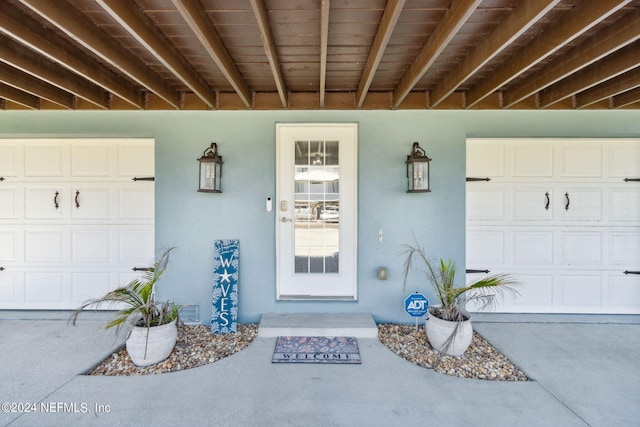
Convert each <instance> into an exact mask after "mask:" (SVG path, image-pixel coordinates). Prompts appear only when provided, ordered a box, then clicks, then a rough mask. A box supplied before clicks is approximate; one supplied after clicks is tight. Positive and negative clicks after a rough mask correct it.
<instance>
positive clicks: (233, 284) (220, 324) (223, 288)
mask: <svg viewBox="0 0 640 427" xmlns="http://www.w3.org/2000/svg"><path fill="white" fill-rule="evenodd" d="M238 245H239V240H216V241H215V242H214V244H213V299H212V311H211V332H213V333H216V334H228V333H235V332H236V330H237V326H238V261H239V258H240V249H239V248H238Z"/></svg>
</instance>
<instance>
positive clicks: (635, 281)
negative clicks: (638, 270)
mask: <svg viewBox="0 0 640 427" xmlns="http://www.w3.org/2000/svg"><path fill="white" fill-rule="evenodd" d="M609 306H610V307H612V308H613V312H618V313H637V312H638V307H639V306H640V276H638V275H631V274H630V275H622V274H620V275H613V276H611V277H610V278H609Z"/></svg>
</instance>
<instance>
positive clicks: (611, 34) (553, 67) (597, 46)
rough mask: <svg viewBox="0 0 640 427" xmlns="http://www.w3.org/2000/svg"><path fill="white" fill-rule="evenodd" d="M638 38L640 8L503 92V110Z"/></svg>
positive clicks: (639, 34)
mask: <svg viewBox="0 0 640 427" xmlns="http://www.w3.org/2000/svg"><path fill="white" fill-rule="evenodd" d="M639 39H640V9H637V8H636V9H635V10H634V11H632V12H629V13H627V14H625V15H623V16H622V17H621V18H620V19H619V20H618V21H616V22H615V23H613V24H612V25H608V26H606V27H605V28H603V29H602V30H600V31H598V32H597V33H596V34H594V35H592V36H590V37H589V38H588V39H586V40H585V41H584V42H582V43H581V44H580V45H578V46H576V47H575V48H573V49H571V50H570V51H569V52H567V53H566V54H565V55H563V56H562V58H561V60H558V61H552V62H550V63H549V64H548V65H545V66H544V67H542V68H541V69H540V70H538V71H536V72H535V73H533V74H531V75H529V76H528V77H525V78H524V79H522V80H521V81H518V82H517V83H516V84H515V85H514V86H512V87H510V88H508V89H507V90H506V91H504V93H503V102H504V104H503V105H504V108H509V107H511V106H512V105H514V104H517V103H518V102H520V101H522V100H523V99H525V98H528V97H530V96H531V95H533V94H535V93H536V92H538V91H541V90H543V89H545V88H547V87H549V86H551V85H552V84H554V83H556V82H558V81H560V80H562V79H563V78H565V77H567V76H569V75H571V74H572V73H575V72H577V71H579V70H580V69H582V68H585V67H587V66H589V65H591V64H593V63H594V62H596V61H598V60H599V59H602V58H604V57H605V56H607V55H609V54H611V53H613V52H615V51H616V50H618V49H620V48H622V47H624V46H626V45H628V44H630V43H633V42H635V41H636V40H639Z"/></svg>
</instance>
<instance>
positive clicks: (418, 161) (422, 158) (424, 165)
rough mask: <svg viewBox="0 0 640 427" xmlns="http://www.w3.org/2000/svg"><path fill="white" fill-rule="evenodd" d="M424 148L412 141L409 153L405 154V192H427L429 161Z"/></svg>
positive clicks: (428, 190) (428, 189)
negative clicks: (407, 186)
mask: <svg viewBox="0 0 640 427" xmlns="http://www.w3.org/2000/svg"><path fill="white" fill-rule="evenodd" d="M430 161H431V159H430V158H429V157H427V155H426V153H425V152H424V150H423V149H422V148H421V147H420V144H418V143H417V142H414V143H413V148H412V149H411V154H410V155H408V156H407V162H406V163H407V182H408V185H409V189H408V190H407V193H428V192H430V191H431V189H430V188H429V162H430Z"/></svg>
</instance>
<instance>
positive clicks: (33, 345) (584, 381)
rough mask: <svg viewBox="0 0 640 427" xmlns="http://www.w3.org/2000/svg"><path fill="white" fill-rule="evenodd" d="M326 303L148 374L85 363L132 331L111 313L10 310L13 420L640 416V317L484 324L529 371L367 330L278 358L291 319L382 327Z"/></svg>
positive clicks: (509, 422)
mask: <svg viewBox="0 0 640 427" xmlns="http://www.w3.org/2000/svg"><path fill="white" fill-rule="evenodd" d="M305 316H306V318H305ZM317 316H320V317H317ZM317 316H309V315H301V316H292V315H272V314H265V315H264V316H263V323H262V324H261V331H260V334H259V336H258V338H256V340H255V341H254V342H253V343H252V344H251V345H250V346H249V347H248V348H247V349H245V350H243V351H241V352H240V353H237V354H235V355H233V356H230V357H228V358H226V359H223V360H221V361H218V362H216V363H213V364H210V365H206V366H203V367H199V368H195V369H190V370H187V371H181V372H175V373H170V374H163V375H155V376H137V377H89V376H85V375H83V373H84V372H86V371H87V370H89V369H90V368H92V367H93V366H94V365H96V364H97V363H99V362H100V361H101V360H102V359H103V358H104V357H106V356H107V355H108V354H110V353H111V352H112V351H113V349H114V348H116V347H117V346H118V345H119V344H120V342H121V341H120V340H119V339H116V338H114V336H113V333H112V332H111V331H104V330H103V329H102V324H103V323H102V322H98V321H81V322H80V323H79V324H78V325H77V326H68V325H67V322H66V321H56V320H0V338H1V342H2V344H3V351H2V352H0V373H1V378H2V381H1V383H0V403H4V405H3V406H2V411H1V412H0V425H7V426H8V425H10V426H12V427H13V426H52V425H65V426H76V425H81V426H82V425H86V426H94V425H98V426H100V425H105V426H112V425H122V426H128V425H152V424H165V425H190V426H300V425H305V426H392V425H432V424H441V425H447V426H514V425H518V426H545V427H546V426H586V425H590V426H607V427H608V426H612V425H615V426H636V425H638V420H640V381H639V380H638V378H640V363H638V354H640V316H626V317H621V318H620V319H621V320H622V321H621V322H617V321H616V320H615V319H616V316H608V317H606V318H604V317H594V318H588V319H584V318H583V319H578V318H575V317H574V318H569V319H570V320H565V321H564V322H563V321H557V320H556V321H554V322H545V321H544V317H542V320H541V319H540V318H538V319H536V320H535V321H532V320H530V321H526V322H521V321H518V318H517V316H516V318H515V319H514V318H509V319H507V321H506V322H502V321H499V320H495V318H493V319H492V318H488V319H485V320H484V321H481V322H476V323H474V327H475V329H476V330H477V331H478V332H479V333H480V334H481V335H483V336H484V337H485V338H486V339H487V340H488V341H489V342H491V343H492V344H493V345H494V346H496V347H497V348H498V349H500V350H501V351H502V352H503V353H504V354H505V355H506V356H507V357H509V359H511V360H512V361H513V362H514V363H516V364H517V365H518V366H519V367H520V368H522V369H523V370H524V371H525V372H526V373H527V374H528V375H529V376H530V377H531V378H533V380H534V381H531V382H520V383H513V382H492V381H481V380H466V379H459V378H452V377H449V376H446V375H442V374H439V373H436V372H433V371H431V370H427V369H424V368H421V367H419V366H416V365H413V364H411V363H409V362H406V361H405V360H403V359H401V358H399V357H398V356H396V355H395V354H393V353H392V352H391V351H389V350H387V349H386V348H385V347H384V346H383V345H382V344H381V343H380V342H379V341H378V340H377V338H375V337H370V336H363V337H359V338H358V345H359V348H360V353H361V357H362V364H361V365H349V366H347V365H291V364H272V363H271V356H272V353H273V349H274V345H275V335H274V334H278V333H279V332H278V331H285V332H287V333H288V334H292V335H296V334H298V335H304V334H307V333H309V334H316V332H322V334H324V335H333V332H336V331H340V334H343V333H344V334H346V333H347V332H349V330H351V331H354V332H355V333H362V334H363V335H367V334H369V335H370V334H371V333H372V332H373V328H374V327H375V324H374V323H373V320H372V318H371V316H370V315H355V316H354V317H353V322H354V323H353V324H351V323H349V318H350V316H352V315H326V314H325V315H317ZM327 316H329V318H327ZM287 319H288V320H287ZM305 319H306V320H305ZM337 319H338V320H339V322H336V320H337ZM599 319H600V320H602V321H600V320H599ZM316 328H320V329H316ZM272 335H273V336H272ZM336 335H338V334H336ZM7 402H8V403H9V404H11V403H15V405H14V406H13V407H12V406H11V405H10V406H7V405H6V403H7ZM25 404H32V406H29V407H28V409H27V407H26V405H25ZM33 408H35V410H33ZM43 408H44V409H46V410H47V411H44V410H43ZM85 408H86V410H85ZM12 409H15V412H14V411H12ZM18 409H21V410H20V411H18Z"/></svg>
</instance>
